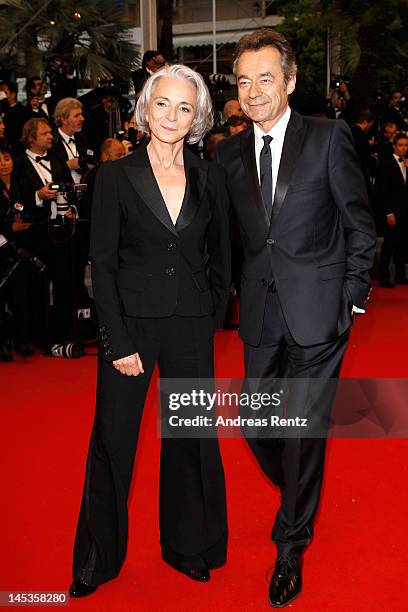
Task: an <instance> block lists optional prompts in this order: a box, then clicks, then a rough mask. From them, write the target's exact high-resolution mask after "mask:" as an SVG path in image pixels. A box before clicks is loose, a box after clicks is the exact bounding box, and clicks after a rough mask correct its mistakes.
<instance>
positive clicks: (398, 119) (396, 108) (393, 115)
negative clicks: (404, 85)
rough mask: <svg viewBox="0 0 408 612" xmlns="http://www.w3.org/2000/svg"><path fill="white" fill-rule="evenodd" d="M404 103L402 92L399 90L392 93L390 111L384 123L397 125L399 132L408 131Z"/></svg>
mask: <svg viewBox="0 0 408 612" xmlns="http://www.w3.org/2000/svg"><path fill="white" fill-rule="evenodd" d="M403 102H404V99H403V95H402V92H401V91H399V90H398V89H397V90H395V91H392V92H391V95H390V98H389V101H388V109H387V110H386V112H385V115H384V119H383V121H384V122H386V121H389V122H392V123H395V124H396V126H397V129H398V131H399V132H406V131H407V130H408V120H407V118H406V117H405V113H404V110H405V109H404V110H403V106H402V103H403Z"/></svg>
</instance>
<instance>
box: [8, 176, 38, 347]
mask: <svg viewBox="0 0 408 612" xmlns="http://www.w3.org/2000/svg"><path fill="white" fill-rule="evenodd" d="M14 202H21V196H20V193H19V188H18V184H17V181H16V180H15V177H14V176H13V175H12V178H11V184H10V188H9V189H7V187H6V185H5V184H4V183H3V182H2V181H1V180H0V235H2V236H4V237H5V238H6V239H7V240H8V243H6V244H4V245H3V246H2V247H0V283H2V281H3V280H5V279H4V276H3V273H6V272H7V270H6V269H5V262H6V260H8V259H9V258H10V259H11V260H13V261H16V258H17V255H16V250H17V245H18V242H19V234H21V233H24V231H27V230H23V231H22V232H15V231H13V228H12V224H13V220H14V216H13V213H12V212H11V210H10V209H11V207H12V206H13V204H14ZM37 281H39V279H37V278H36V277H35V276H34V268H33V267H31V269H30V266H29V265H28V264H24V263H20V264H19V265H18V267H17V268H16V269H15V270H14V272H13V273H12V274H11V276H10V277H9V279H8V280H7V282H6V283H5V284H4V285H3V287H2V288H0V343H4V342H5V341H6V339H8V338H10V337H12V338H13V341H14V343H15V345H21V344H24V343H26V342H28V341H29V340H31V339H32V338H31V336H32V332H33V324H34V321H35V320H36V316H37V314H38V312H37V311H38V310H39V309H38V308H37V307H38V306H39V299H38V298H39V296H40V291H41V287H40V284H39V282H37ZM6 303H7V304H8V305H9V306H10V308H11V311H12V312H13V330H12V331H11V330H9V329H6V323H5V321H6V317H5V310H4V307H5V304H6ZM7 327H8V326H7Z"/></svg>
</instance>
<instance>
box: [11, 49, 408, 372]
mask: <svg viewBox="0 0 408 612" xmlns="http://www.w3.org/2000/svg"><path fill="white" fill-rule="evenodd" d="M164 63H165V58H164V56H163V55H162V54H161V53H160V52H159V51H156V50H151V51H147V52H146V53H145V54H144V57H143V62H142V68H140V69H139V70H136V71H135V72H134V73H133V75H132V77H133V86H134V90H135V95H136V97H137V94H138V92H139V91H140V90H141V88H142V86H143V84H144V82H145V80H146V79H147V77H148V76H149V75H150V74H152V73H153V72H155V71H157V70H159V69H160V68H161V67H162V66H163V65H164ZM60 77H61V71H60V70H59V59H58V58H54V63H53V65H52V66H51V68H50V69H48V70H47V71H46V72H45V74H44V76H31V77H30V78H27V79H26V85H25V89H24V96H25V98H26V99H25V100H24V103H23V102H21V101H19V99H18V98H20V99H21V91H20V94H19V89H18V84H17V82H15V81H13V80H6V79H4V80H3V81H0V361H3V362H10V361H12V360H13V359H14V354H15V353H17V354H19V355H21V356H23V357H24V358H29V357H30V356H32V355H33V354H34V353H35V351H36V350H37V351H38V350H40V351H42V352H43V353H44V354H46V355H49V356H55V357H61V356H65V357H79V356H81V355H83V354H84V349H83V346H84V343H85V344H86V345H92V343H93V341H94V340H95V336H96V329H97V325H96V322H95V315H94V308H93V300H92V292H91V287H90V282H89V281H88V279H89V266H90V261H89V242H90V219H91V209H92V195H93V188H94V184H95V178H96V174H97V172H98V169H99V168H100V166H101V165H102V164H103V163H104V162H105V161H107V160H116V159H119V158H121V157H123V156H125V155H131V154H132V151H133V150H134V149H135V148H136V147H137V146H138V144H139V143H140V142H141V140H142V139H145V138H148V137H149V135H148V134H144V133H142V132H140V131H138V129H137V126H136V125H135V121H134V116H133V105H134V102H133V99H134V96H133V95H132V96H129V94H128V88H127V87H126V86H125V87H123V85H122V84H119V85H118V84H116V83H108V84H102V86H101V87H99V88H97V89H96V90H93V91H91V92H89V93H87V94H85V95H84V96H82V97H81V98H79V97H77V95H76V88H75V83H74V82H73V81H72V80H69V79H67V78H65V77H64V78H60ZM207 83H208V86H209V89H210V92H211V94H212V98H213V101H214V110H215V113H216V121H215V127H214V128H213V130H212V131H211V132H210V133H209V134H208V135H207V136H206V137H205V139H204V141H203V142H200V143H199V144H198V145H194V147H195V150H196V152H197V151H198V152H199V153H200V155H202V156H203V157H204V158H206V159H208V160H213V159H214V157H215V152H216V147H217V144H218V142H219V141H220V140H223V139H225V138H230V137H232V136H234V135H235V134H237V133H239V132H240V131H243V130H245V129H247V128H248V127H249V125H250V120H249V119H248V118H247V117H246V116H245V114H244V113H243V111H242V110H241V108H240V105H239V103H238V100H237V99H236V98H235V97H234V96H235V89H234V86H230V85H229V82H228V80H227V79H226V77H224V76H223V75H212V77H211V78H207ZM130 100H131V101H130ZM316 110H317V111H318V112H316V113H315V114H317V115H319V114H321V115H322V116H326V117H328V118H331V119H343V120H345V121H346V122H347V123H349V125H350V126H351V129H352V133H353V137H354V141H355V148H356V152H357V155H358V157H359V159H360V162H361V167H362V170H363V173H364V176H365V179H366V185H367V190H368V193H369V198H370V203H371V206H372V208H373V211H374V213H375V219H376V223H377V233H378V236H379V237H382V238H383V241H382V247H381V255H380V257H379V261H378V270H377V274H378V277H379V283H380V285H381V286H382V287H386V288H389V289H392V288H393V287H394V286H395V284H403V285H408V280H407V277H406V272H405V264H406V262H407V259H408V252H407V244H408V198H407V194H408V192H407V180H406V179H407V166H408V159H407V151H408V135H407V134H408V104H407V91H392V92H389V96H388V100H387V102H386V103H385V104H384V105H383V107H382V108H381V109H378V108H376V109H375V112H374V110H372V109H361V108H357V107H356V105H355V104H354V101H353V93H352V91H350V90H349V86H348V84H347V82H346V81H345V80H343V79H342V78H341V77H338V78H337V77H336V78H333V81H332V83H331V89H330V92H329V95H328V97H327V99H326V101H325V104H322V107H321V109H316ZM231 242H232V253H233V277H232V287H231V300H230V307H229V310H228V313H227V319H226V321H225V326H226V327H228V328H234V327H236V326H237V325H238V304H239V277H240V268H241V250H240V244H239V238H238V232H237V231H235V227H234V220H233V219H231ZM391 263H393V264H394V265H393V268H395V273H394V272H392V274H391ZM391 279H392V280H391Z"/></svg>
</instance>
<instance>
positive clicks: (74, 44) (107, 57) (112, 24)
mask: <svg viewBox="0 0 408 612" xmlns="http://www.w3.org/2000/svg"><path fill="white" fill-rule="evenodd" d="M112 4H113V3H112V2H111V1H109V0H86V1H82V2H79V1H78V0H77V1H75V0H53V1H50V0H48V1H47V0H29V1H28V0H5V4H3V5H1V6H0V49H1V51H0V60H1V61H2V62H3V63H4V64H5V65H7V66H8V67H11V68H17V67H19V66H20V67H21V66H24V67H26V68H27V72H28V73H30V72H31V73H32V72H37V71H38V66H39V65H40V61H41V60H42V59H47V58H49V57H51V56H52V55H60V56H63V57H65V58H67V59H68V61H69V62H70V67H71V68H75V69H76V71H77V74H78V76H79V77H80V78H85V79H89V78H92V79H99V78H103V79H106V78H112V77H120V78H124V79H128V78H129V77H130V72H131V70H132V69H134V68H135V67H136V65H137V64H138V62H139V53H138V51H137V47H136V46H135V45H133V44H132V43H129V42H127V41H126V40H125V38H124V35H125V32H126V30H127V28H128V24H127V23H126V22H125V20H124V15H123V12H122V10H118V9H115V8H113V7H112Z"/></svg>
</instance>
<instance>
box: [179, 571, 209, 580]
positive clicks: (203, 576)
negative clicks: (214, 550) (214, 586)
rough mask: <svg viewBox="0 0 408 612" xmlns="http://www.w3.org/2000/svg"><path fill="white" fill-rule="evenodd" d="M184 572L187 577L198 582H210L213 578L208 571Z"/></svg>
mask: <svg viewBox="0 0 408 612" xmlns="http://www.w3.org/2000/svg"><path fill="white" fill-rule="evenodd" d="M183 572H184V574H185V575H186V576H188V577H189V578H191V580H196V581H197V582H208V581H209V580H210V578H211V574H210V572H209V571H208V570H207V569H205V570H198V569H193V568H191V569H188V570H183Z"/></svg>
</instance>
